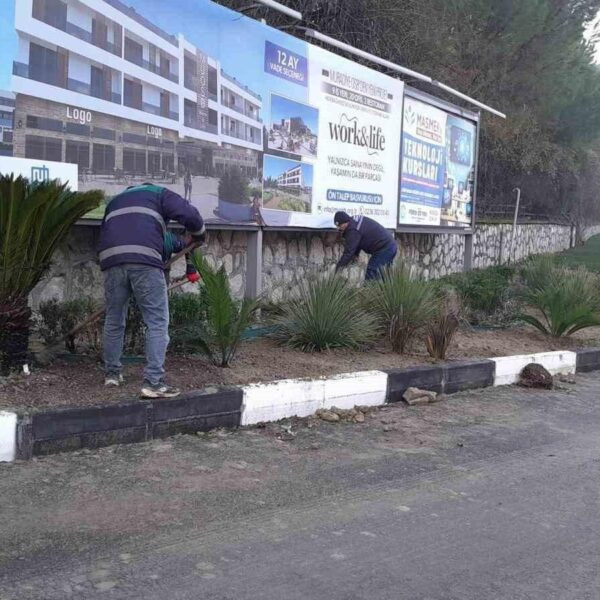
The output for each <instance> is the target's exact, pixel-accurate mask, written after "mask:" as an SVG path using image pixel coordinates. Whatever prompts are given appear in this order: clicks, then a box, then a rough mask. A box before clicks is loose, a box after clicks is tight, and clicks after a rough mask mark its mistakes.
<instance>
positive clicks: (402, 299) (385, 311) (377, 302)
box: [366, 262, 439, 353]
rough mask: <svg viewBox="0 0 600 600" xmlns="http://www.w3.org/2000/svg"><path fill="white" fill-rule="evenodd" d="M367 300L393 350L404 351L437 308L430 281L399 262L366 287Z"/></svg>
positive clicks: (436, 300) (436, 299)
mask: <svg viewBox="0 0 600 600" xmlns="http://www.w3.org/2000/svg"><path fill="white" fill-rule="evenodd" d="M366 291H367V294H366V297H367V302H368V306H370V307H372V310H373V311H374V312H375V314H376V315H377V317H378V318H379V321H380V323H381V324H382V325H383V326H384V327H385V330H386V332H387V336H388V338H389V340H390V343H391V345H392V349H393V350H394V352H399V353H403V352H404V351H405V350H406V346H407V344H408V342H409V340H410V339H411V338H413V337H414V335H415V334H416V333H417V332H418V331H419V330H421V329H423V328H424V327H425V325H427V323H429V321H430V320H431V319H432V318H433V317H434V315H435V313H436V309H437V307H438V302H439V299H438V294H437V292H436V288H435V286H434V285H433V284H431V283H427V282H426V281H423V280H422V279H419V278H418V277H414V276H412V275H411V273H410V269H409V267H407V266H406V265H404V264H403V263H401V262H398V263H396V265H394V266H393V267H391V268H389V269H386V270H384V271H383V273H382V277H381V279H378V280H376V281H373V282H371V283H370V284H369V285H368V286H367V290H366Z"/></svg>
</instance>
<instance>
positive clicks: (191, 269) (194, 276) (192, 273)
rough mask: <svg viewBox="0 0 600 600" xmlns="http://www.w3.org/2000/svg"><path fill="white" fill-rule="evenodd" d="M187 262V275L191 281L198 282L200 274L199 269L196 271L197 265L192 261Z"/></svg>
mask: <svg viewBox="0 0 600 600" xmlns="http://www.w3.org/2000/svg"><path fill="white" fill-rule="evenodd" d="M186 262H187V264H186V266H185V276H186V277H187V280H188V281H189V282H190V283H197V282H198V281H200V275H199V274H198V271H196V267H195V266H194V265H193V264H192V263H191V262H190V261H186Z"/></svg>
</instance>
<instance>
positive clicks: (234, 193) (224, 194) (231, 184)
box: [218, 167, 250, 205]
mask: <svg viewBox="0 0 600 600" xmlns="http://www.w3.org/2000/svg"><path fill="white" fill-rule="evenodd" d="M249 193H250V190H249V187H248V181H247V179H246V178H245V177H244V176H243V175H242V172H241V170H240V169H239V167H231V168H229V169H227V170H226V171H225V172H224V173H223V175H221V179H220V180H219V189H218V194H219V200H222V201H224V202H230V203H231V204H241V205H249V204H250V196H249Z"/></svg>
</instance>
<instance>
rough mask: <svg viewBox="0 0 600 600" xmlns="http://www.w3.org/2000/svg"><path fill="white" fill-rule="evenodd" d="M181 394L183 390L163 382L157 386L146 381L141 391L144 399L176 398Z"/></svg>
mask: <svg viewBox="0 0 600 600" xmlns="http://www.w3.org/2000/svg"><path fill="white" fill-rule="evenodd" d="M179 394H181V390H179V389H177V388H176V387H171V386H170V385H167V384H166V383H164V382H162V381H161V382H160V383H156V384H153V383H150V382H149V381H144V385H143V386H142V391H141V396H142V398H175V396H179Z"/></svg>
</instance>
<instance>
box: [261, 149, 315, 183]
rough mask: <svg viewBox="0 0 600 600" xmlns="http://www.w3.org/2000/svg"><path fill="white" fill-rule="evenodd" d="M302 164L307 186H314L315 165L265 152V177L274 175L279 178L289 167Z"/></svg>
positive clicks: (274, 177) (273, 176)
mask: <svg viewBox="0 0 600 600" xmlns="http://www.w3.org/2000/svg"><path fill="white" fill-rule="evenodd" d="M298 165H300V166H301V167H302V178H303V180H304V185H305V186H306V187H312V184H313V166H312V165H310V164H308V163H303V162H299V161H297V160H289V159H287V158H280V157H278V156H272V155H270V154H265V158H264V163H263V178H264V179H266V178H267V177H272V178H273V179H277V177H279V176H280V175H281V174H282V173H285V172H286V171H288V170H289V169H293V168H294V167H297V166H298Z"/></svg>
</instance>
